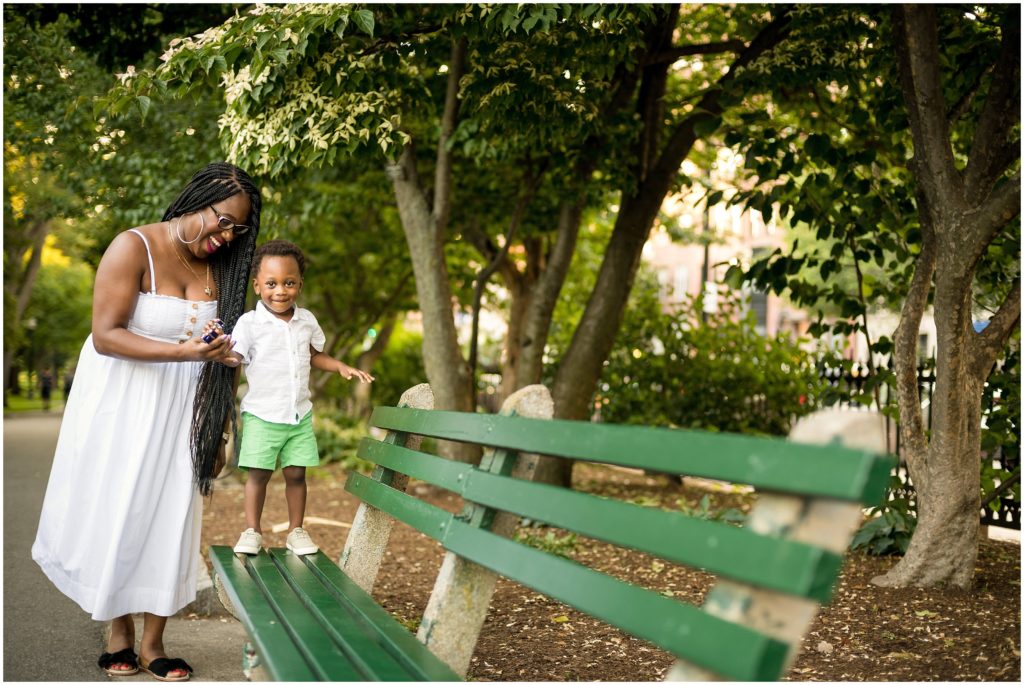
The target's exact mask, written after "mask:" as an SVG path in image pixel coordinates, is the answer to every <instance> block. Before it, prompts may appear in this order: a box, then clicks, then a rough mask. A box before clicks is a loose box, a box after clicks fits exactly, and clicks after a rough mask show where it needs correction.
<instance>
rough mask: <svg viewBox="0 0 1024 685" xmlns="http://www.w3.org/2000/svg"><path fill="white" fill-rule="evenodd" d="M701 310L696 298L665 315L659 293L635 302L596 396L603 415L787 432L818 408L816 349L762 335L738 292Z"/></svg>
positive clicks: (648, 422) (765, 432)
mask: <svg viewBox="0 0 1024 685" xmlns="http://www.w3.org/2000/svg"><path fill="white" fill-rule="evenodd" d="M700 308H701V302H700V299H699V298H698V299H696V300H691V301H689V302H687V303H686V305H685V306H684V307H683V308H682V309H680V310H679V311H678V312H676V313H671V314H666V313H663V312H662V311H661V308H660V305H659V304H658V302H657V300H656V299H654V298H653V297H652V296H647V297H639V298H636V299H635V300H634V302H633V305H632V306H631V307H630V310H629V311H628V313H627V315H626V320H625V321H624V323H623V326H622V328H621V329H620V332H619V337H618V340H617V341H616V346H615V349H614V350H613V351H612V354H611V356H610V357H609V359H608V362H607V363H606V365H605V369H604V373H603V375H602V377H601V385H600V389H599V391H598V394H597V397H596V402H597V403H599V405H598V406H599V408H600V412H601V416H602V418H603V419H604V420H605V421H608V422H610V423H638V424H646V425H654V426H671V427H679V428H694V429H702V430H711V431H723V432H724V431H728V432H732V433H748V434H762V435H785V434H786V433H788V432H789V429H790V427H791V425H792V423H793V421H794V420H795V419H796V418H798V417H799V416H802V415H803V414H807V413H809V412H810V411H812V410H814V409H816V408H817V407H818V405H819V397H820V396H821V394H822V392H823V391H824V387H825V386H824V383H823V381H822V379H821V378H820V377H819V374H818V371H817V368H816V365H815V359H814V356H813V355H812V354H811V353H810V352H808V351H807V350H805V349H803V348H802V347H801V346H800V345H799V344H798V343H796V342H794V341H792V340H790V339H789V338H788V337H785V336H776V337H768V336H765V335H762V334H760V333H758V332H757V331H756V330H755V319H754V315H753V313H752V312H746V313H744V312H743V307H742V302H741V300H740V299H739V297H738V296H726V297H725V298H724V301H723V302H721V303H720V304H719V307H718V312H717V313H715V314H712V315H710V316H709V317H708V318H707V320H706V321H702V320H701V315H700Z"/></svg>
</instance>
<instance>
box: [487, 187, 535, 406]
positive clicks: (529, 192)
mask: <svg viewBox="0 0 1024 685" xmlns="http://www.w3.org/2000/svg"><path fill="white" fill-rule="evenodd" d="M526 175H527V180H528V183H527V184H526V189H525V192H524V193H523V194H522V195H521V196H520V197H519V200H518V201H517V202H516V207H515V209H514V210H513V211H512V218H511V220H510V221H509V225H508V231H506V232H505V244H504V245H502V246H501V251H500V252H499V253H498V254H496V255H494V257H493V258H492V259H491V263H490V264H488V265H487V266H486V267H485V268H484V269H483V270H482V271H481V272H480V273H479V274H478V275H477V277H476V282H475V283H474V284H473V330H472V333H471V334H470V338H469V373H470V378H472V379H473V383H474V387H475V384H476V366H477V364H476V358H477V349H478V342H479V341H478V337H479V332H480V305H481V302H482V301H483V296H484V289H485V288H486V287H487V282H488V281H489V280H490V278H491V276H492V275H494V272H495V271H497V270H498V267H499V266H500V265H501V264H502V263H503V262H505V261H506V258H507V257H508V250H509V248H510V247H511V246H512V239H513V238H514V237H515V234H516V231H517V230H519V225H520V224H521V223H522V221H523V216H524V215H525V214H526V208H527V207H528V206H529V205H530V202H532V201H533V197H534V195H535V194H536V192H537V187H538V186H539V185H540V179H541V178H542V177H543V175H544V172H543V169H542V170H541V171H540V173H538V174H533V173H532V172H531V171H529V169H528V170H527V172H526ZM531 176H532V178H530V177H531Z"/></svg>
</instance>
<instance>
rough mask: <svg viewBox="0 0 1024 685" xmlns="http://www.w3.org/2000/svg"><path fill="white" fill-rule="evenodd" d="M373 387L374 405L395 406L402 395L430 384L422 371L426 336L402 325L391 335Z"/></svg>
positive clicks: (374, 373)
mask: <svg viewBox="0 0 1024 685" xmlns="http://www.w3.org/2000/svg"><path fill="white" fill-rule="evenodd" d="M373 375H374V377H375V378H376V380H375V381H374V382H373V385H372V386H371V392H372V397H373V404H374V405H375V406H376V405H381V406H384V405H386V406H391V407H394V406H396V405H397V404H398V400H399V399H401V397H402V393H403V392H405V391H406V390H408V389H409V388H411V387H412V386H414V385H417V384H419V383H425V382H426V381H427V373H426V371H424V369H423V335H422V334H421V333H418V332H414V331H409V330H407V329H405V328H404V327H403V326H401V325H400V324H399V325H398V327H397V328H396V330H395V332H394V333H393V334H392V335H391V340H390V341H389V343H388V348H387V350H385V351H384V354H383V355H382V356H381V358H380V361H379V362H378V363H377V365H376V366H375V367H374V370H373Z"/></svg>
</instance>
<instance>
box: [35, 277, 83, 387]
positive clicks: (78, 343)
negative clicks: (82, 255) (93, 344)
mask: <svg viewBox="0 0 1024 685" xmlns="http://www.w3.org/2000/svg"><path fill="white" fill-rule="evenodd" d="M92 280H93V273H92V269H90V268H89V267H88V266H87V265H85V264H81V263H69V264H61V263H51V264H44V266H43V267H42V269H41V270H40V273H39V278H38V281H37V283H36V286H35V288H34V289H33V291H32V297H31V298H30V299H29V305H28V307H27V309H26V310H25V317H24V318H25V320H27V319H30V318H31V319H35V320H36V329H35V332H34V334H33V338H34V342H33V345H34V347H35V358H36V366H37V367H39V368H42V367H43V366H44V365H45V366H62V365H63V364H64V363H65V362H67V361H73V360H75V359H77V357H78V352H79V350H80V349H81V347H82V342H83V341H84V340H85V338H86V337H87V336H88V335H89V333H90V331H91V320H90V319H89V317H87V316H83V315H82V314H83V312H88V311H89V310H90V309H91V307H92Z"/></svg>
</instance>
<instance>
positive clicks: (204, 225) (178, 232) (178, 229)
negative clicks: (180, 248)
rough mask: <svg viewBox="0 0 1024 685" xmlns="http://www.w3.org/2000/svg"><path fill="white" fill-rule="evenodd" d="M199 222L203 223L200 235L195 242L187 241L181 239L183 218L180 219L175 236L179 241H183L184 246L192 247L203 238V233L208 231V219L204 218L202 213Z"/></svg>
mask: <svg viewBox="0 0 1024 685" xmlns="http://www.w3.org/2000/svg"><path fill="white" fill-rule="evenodd" d="M199 220H200V221H202V222H203V225H202V226H201V227H200V228H199V234H198V235H196V237H195V239H194V240H185V239H184V238H182V237H181V217H180V216H179V217H178V225H177V226H176V227H175V229H174V235H176V236H178V240H179V241H181V244H182V245H191V244H193V243H195V242H198V241H199V239H200V238H202V237H203V231H205V230H206V219H205V218H203V215H202V212H200V214H199Z"/></svg>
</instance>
